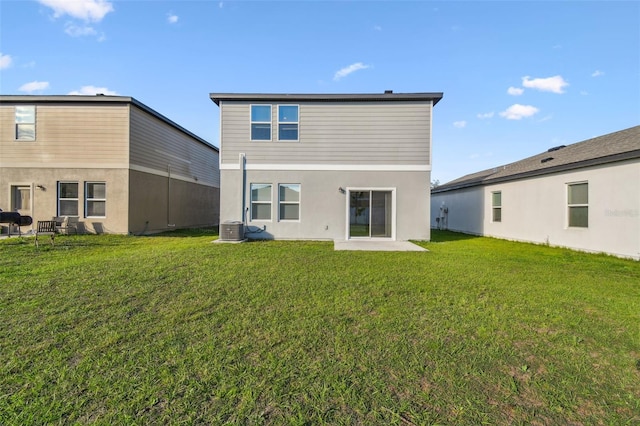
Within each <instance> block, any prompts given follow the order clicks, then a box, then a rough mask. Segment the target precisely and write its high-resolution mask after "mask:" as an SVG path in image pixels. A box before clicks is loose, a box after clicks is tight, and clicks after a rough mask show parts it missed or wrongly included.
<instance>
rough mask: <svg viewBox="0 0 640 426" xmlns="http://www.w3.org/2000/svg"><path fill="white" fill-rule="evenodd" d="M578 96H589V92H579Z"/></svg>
mask: <svg viewBox="0 0 640 426" xmlns="http://www.w3.org/2000/svg"><path fill="white" fill-rule="evenodd" d="M580 94H581V95H582V96H589V92H587V91H586V90H581V91H580Z"/></svg>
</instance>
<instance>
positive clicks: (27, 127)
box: [15, 105, 36, 141]
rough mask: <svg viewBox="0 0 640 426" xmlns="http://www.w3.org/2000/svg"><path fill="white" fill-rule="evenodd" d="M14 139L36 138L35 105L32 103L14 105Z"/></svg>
mask: <svg viewBox="0 0 640 426" xmlns="http://www.w3.org/2000/svg"><path fill="white" fill-rule="evenodd" d="M15 113H16V135H15V136H16V140H18V141H35V140H36V107H35V106H34V105H23V106H16V111H15Z"/></svg>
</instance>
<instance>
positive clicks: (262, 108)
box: [251, 105, 271, 141]
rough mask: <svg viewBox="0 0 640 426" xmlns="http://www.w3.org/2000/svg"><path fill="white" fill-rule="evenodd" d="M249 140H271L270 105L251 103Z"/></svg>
mask: <svg viewBox="0 0 640 426" xmlns="http://www.w3.org/2000/svg"><path fill="white" fill-rule="evenodd" d="M251 140H252V141H270V140H271V105H251Z"/></svg>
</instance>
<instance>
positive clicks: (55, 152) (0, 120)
mask: <svg viewBox="0 0 640 426" xmlns="http://www.w3.org/2000/svg"><path fill="white" fill-rule="evenodd" d="M34 104H35V105H36V140H35V141H16V140H15V133H14V132H15V121H14V120H15V113H14V111H15V108H14V106H13V105H6V104H5V105H3V106H2V107H0V111H1V113H0V124H1V128H2V130H1V132H2V136H1V137H0V145H1V146H0V154H1V155H0V162H1V163H2V164H3V165H4V166H6V167H79V168H91V167H107V168H111V167H114V168H126V167H127V157H128V150H127V142H128V120H127V116H128V108H127V106H126V105H91V106H86V105H57V104H50V105H37V103H34Z"/></svg>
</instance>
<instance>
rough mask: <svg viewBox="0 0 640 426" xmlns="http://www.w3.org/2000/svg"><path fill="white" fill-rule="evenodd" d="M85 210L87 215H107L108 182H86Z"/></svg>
mask: <svg viewBox="0 0 640 426" xmlns="http://www.w3.org/2000/svg"><path fill="white" fill-rule="evenodd" d="M84 212H85V215H86V217H106V216H107V184H106V183H104V182H85V184H84Z"/></svg>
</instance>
